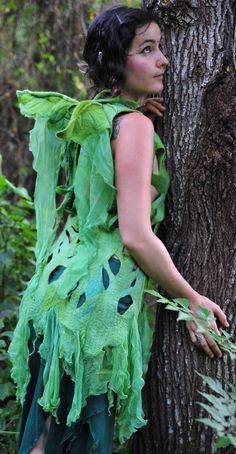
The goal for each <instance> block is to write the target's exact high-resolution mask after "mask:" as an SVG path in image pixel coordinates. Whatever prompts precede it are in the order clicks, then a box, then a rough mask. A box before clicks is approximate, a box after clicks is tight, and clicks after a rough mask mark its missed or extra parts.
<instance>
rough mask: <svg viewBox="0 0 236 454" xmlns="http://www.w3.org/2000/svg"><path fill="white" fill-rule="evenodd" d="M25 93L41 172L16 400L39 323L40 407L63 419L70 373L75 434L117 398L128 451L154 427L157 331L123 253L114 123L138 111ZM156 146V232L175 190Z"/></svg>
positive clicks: (13, 349) (17, 340)
mask: <svg viewBox="0 0 236 454" xmlns="http://www.w3.org/2000/svg"><path fill="white" fill-rule="evenodd" d="M17 95H18V99H19V103H20V109H21V112H22V114H23V115H25V116H27V117H32V118H34V119H35V126H34V128H33V130H32V131H31V133H30V150H31V151H32V153H33V156H34V161H33V166H34V169H35V170H36V172H37V179H36V187H35V209H36V223H37V244H36V248H35V254H36V270H35V274H34V276H33V277H32V279H31V281H30V282H29V284H28V287H27V289H26V290H25V292H24V296H23V299H22V302H21V305H20V313H19V321H18V324H17V327H16V329H15V332H14V336H13V340H12V342H11V345H10V348H9V354H10V358H11V361H12V378H13V379H14V381H15V382H16V384H17V397H18V398H19V399H20V401H21V403H23V402H24V398H25V394H26V389H27V385H28V382H29V378H30V376H29V368H28V358H29V351H28V340H29V335H30V329H29V321H30V320H31V321H32V323H33V327H34V329H35V332H36V335H37V336H39V335H43V341H42V343H41V345H40V349H39V353H40V355H41V357H42V358H43V360H44V361H45V369H44V376H43V383H44V392H43V394H42V396H41V398H40V400H39V403H40V405H41V406H42V407H43V409H44V410H45V411H46V412H50V413H52V414H53V415H54V416H55V418H56V416H57V409H58V406H59V403H60V399H59V389H60V382H61V380H62V376H63V374H64V373H67V374H69V375H70V376H71V378H72V380H73V381H74V382H75V391H74V396H73V402H72V405H71V408H70V409H69V411H68V416H67V425H68V426H70V425H71V424H72V423H73V422H75V421H76V420H78V418H79V416H80V413H81V408H82V407H84V406H85V405H86V399H87V398H88V396H90V395H99V394H102V393H106V392H107V393H108V399H109V405H110V407H111V406H112V405H113V392H112V391H114V392H115V393H116V394H117V396H118V404H117V418H116V422H117V432H118V436H119V440H120V442H121V443H122V442H123V441H124V440H126V439H128V438H129V437H130V436H131V434H132V433H133V432H135V431H136V430H137V429H138V428H139V427H142V426H144V425H145V424H146V422H147V421H146V420H145V419H144V414H143V409H142V399H141V389H142V387H143V385H144V374H145V372H146V369H147V364H148V360H149V356H150V347H151V340H152V331H151V328H150V327H149V323H148V317H147V308H146V304H145V303H144V298H143V296H144V291H145V288H146V287H147V285H148V282H147V276H146V275H145V274H144V273H143V271H142V270H141V269H140V268H139V267H138V266H137V264H136V263H135V262H134V260H133V259H132V257H131V256H128V255H126V254H124V253H123V244H122V241H121V236H120V233H119V229H118V223H117V207H116V187H115V184H114V163H113V159H112V153H111V147H110V137H111V134H112V123H113V119H114V117H115V116H116V115H118V114H119V113H121V112H132V111H133V110H135V109H136V108H137V106H138V104H137V103H135V102H130V101H128V100H127V99H123V98H111V97H107V98H103V93H101V94H100V95H99V96H97V97H96V98H95V99H93V100H87V101H78V100H76V99H72V98H69V97H68V96H65V95H62V94H59V93H53V92H48V93H44V92H30V91H28V90H25V91H18V93H17ZM154 148H155V152H156V155H157V158H158V161H159V169H160V173H159V175H153V176H152V184H153V185H154V186H155V187H156V189H157V190H158V191H159V196H158V197H157V199H156V200H155V201H154V202H153V203H152V211H151V222H152V226H153V229H154V231H155V232H156V230H157V228H158V226H159V224H160V222H161V221H162V220H163V218H164V202H165V196H166V192H167V190H168V185H169V177H168V174H167V172H166V168H165V152H164V146H163V144H162V142H161V140H160V138H159V136H158V135H157V134H155V139H154ZM62 170H63V171H64V175H65V178H64V180H65V181H63V182H62V181H61V179H62V178H61V177H60V174H61V171H62ZM59 183H60V184H59ZM58 196H59V197H60V199H61V200H60V204H59V206H58V204H57V203H56V201H57V198H58ZM62 219H63V220H64V221H65V223H64V227H63V228H62V227H61V225H62ZM59 232H60V233H59ZM111 260H113V267H111V266H110V265H111ZM114 260H115V261H116V269H114Z"/></svg>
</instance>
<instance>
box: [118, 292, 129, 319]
mask: <svg viewBox="0 0 236 454" xmlns="http://www.w3.org/2000/svg"><path fill="white" fill-rule="evenodd" d="M131 304H133V300H132V298H131V296H130V295H126V296H123V297H122V298H120V299H119V301H118V307H117V310H118V312H119V314H121V315H123V314H124V313H125V312H126V311H127V310H128V309H129V307H130V306H131Z"/></svg>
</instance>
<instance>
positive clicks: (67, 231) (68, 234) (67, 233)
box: [66, 230, 71, 243]
mask: <svg viewBox="0 0 236 454" xmlns="http://www.w3.org/2000/svg"><path fill="white" fill-rule="evenodd" d="M66 236H67V238H68V241H69V243H71V236H70V232H69V230H66Z"/></svg>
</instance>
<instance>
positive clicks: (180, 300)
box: [173, 298, 189, 309]
mask: <svg viewBox="0 0 236 454" xmlns="http://www.w3.org/2000/svg"><path fill="white" fill-rule="evenodd" d="M173 301H174V302H175V303H177V304H179V305H180V306H182V307H184V309H189V300H187V299H186V298H175V299H174V300H173Z"/></svg>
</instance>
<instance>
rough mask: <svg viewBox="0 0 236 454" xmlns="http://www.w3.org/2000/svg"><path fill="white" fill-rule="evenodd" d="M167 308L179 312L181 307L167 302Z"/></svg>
mask: <svg viewBox="0 0 236 454" xmlns="http://www.w3.org/2000/svg"><path fill="white" fill-rule="evenodd" d="M165 309H167V310H169V311H176V312H179V308H178V307H175V306H171V305H170V304H167V305H166V307H165Z"/></svg>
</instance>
